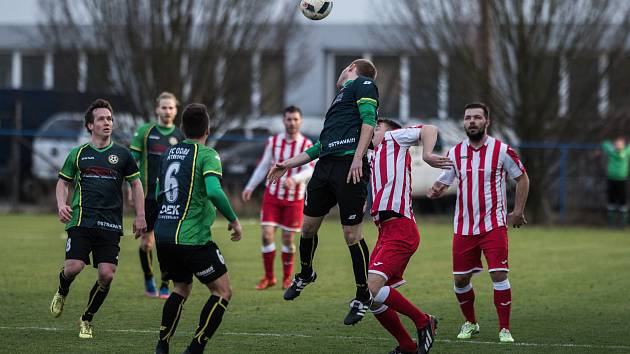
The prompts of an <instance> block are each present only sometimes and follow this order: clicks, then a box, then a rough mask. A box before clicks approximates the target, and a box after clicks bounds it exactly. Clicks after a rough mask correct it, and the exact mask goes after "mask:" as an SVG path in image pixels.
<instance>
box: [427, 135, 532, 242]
mask: <svg viewBox="0 0 630 354" xmlns="http://www.w3.org/2000/svg"><path fill="white" fill-rule="evenodd" d="M448 157H450V158H451V160H452V161H453V164H454V165H455V167H454V168H451V169H450V170H444V171H443V172H442V174H441V175H440V177H438V181H439V182H441V183H444V184H446V185H449V186H450V185H451V184H452V183H453V181H454V179H455V178H457V181H458V187H457V203H456V205H455V218H454V219H455V220H454V229H455V234H458V235H479V234H482V233H485V232H488V231H490V230H492V229H495V228H498V227H501V226H506V225H507V220H506V219H507V206H506V198H505V174H506V172H507V175H508V176H509V177H510V178H517V177H519V176H520V175H522V174H523V173H525V167H524V166H523V164H522V163H521V160H520V159H519V158H518V155H517V154H516V152H515V151H514V150H513V149H512V148H511V147H510V146H509V145H507V144H505V143H502V142H501V141H499V140H497V139H495V138H493V137H490V136H488V138H487V140H486V143H485V144H484V145H483V146H482V147H480V148H479V149H474V148H473V147H472V146H470V145H469V140H468V139H466V140H464V141H462V142H461V143H459V144H457V145H455V146H454V147H453V148H451V149H450V150H449V152H448Z"/></svg>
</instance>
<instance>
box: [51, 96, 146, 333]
mask: <svg viewBox="0 0 630 354" xmlns="http://www.w3.org/2000/svg"><path fill="white" fill-rule="evenodd" d="M113 125H114V117H113V109H112V106H111V105H110V103H109V102H107V101H105V100H102V99H98V100H96V101H94V102H92V104H91V105H90V107H89V108H88V109H87V112H86V113H85V127H86V129H87V130H88V132H90V134H91V138H90V142H89V143H86V144H83V145H80V146H78V147H76V148H74V149H72V151H70V154H69V155H68V157H67V158H66V162H65V163H64V165H63V168H62V169H61V171H60V172H59V181H58V182H57V191H56V195H57V208H58V211H59V220H61V222H62V223H64V224H66V231H67V233H68V240H67V242H66V261H65V263H64V266H63V269H62V270H61V272H60V273H59V289H58V290H57V293H56V294H55V296H54V297H53V300H52V303H51V304H50V312H51V313H52V314H53V315H54V316H55V317H59V316H60V315H61V312H62V311H63V305H64V303H65V300H66V297H67V296H68V292H69V291H70V284H71V283H72V281H73V280H74V279H75V277H76V276H77V274H79V273H80V272H81V270H83V267H85V265H86V264H90V253H92V263H94V267H95V268H97V269H98V280H97V281H96V283H94V286H93V287H92V290H91V291H90V297H89V299H88V305H87V308H86V309H85V311H84V313H83V315H82V316H81V318H80V327H81V329H80V332H79V337H80V338H92V318H93V316H94V314H95V313H96V311H98V309H99V308H100V307H101V305H102V304H103V301H105V297H107V293H108V292H109V286H110V284H111V282H112V280H113V278H114V273H115V272H116V266H117V265H118V253H119V252H120V247H119V246H118V244H119V243H120V237H121V236H122V234H123V227H122V222H123V220H122V219H123V215H122V213H123V195H122V186H123V182H124V181H127V182H129V183H130V184H131V190H132V194H133V199H134V202H135V203H134V205H135V211H136V218H135V220H134V223H133V232H134V233H135V234H136V235H140V234H141V233H142V232H144V230H145V229H146V226H147V225H146V221H145V219H144V205H143V204H142V203H141V201H142V198H143V197H144V192H143V191H142V184H141V183H140V180H139V179H138V177H139V175H140V174H139V172H138V166H137V165H136V162H135V161H134V160H133V157H131V154H130V153H129V150H127V149H126V148H125V147H123V146H121V145H118V144H115V143H114V142H112V140H111V135H112V129H113ZM71 183H74V193H73V195H72V204H71V206H69V205H68V204H67V200H68V187H69V186H70V184H71Z"/></svg>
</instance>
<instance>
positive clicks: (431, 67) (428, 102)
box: [409, 54, 440, 118]
mask: <svg viewBox="0 0 630 354" xmlns="http://www.w3.org/2000/svg"><path fill="white" fill-rule="evenodd" d="M439 74H440V61H439V59H438V58H437V57H436V56H435V55H431V54H422V55H417V56H412V57H409V115H410V116H411V117H413V118H433V117H437V115H438V80H439Z"/></svg>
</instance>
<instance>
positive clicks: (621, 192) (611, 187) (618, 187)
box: [608, 179, 627, 205]
mask: <svg viewBox="0 0 630 354" xmlns="http://www.w3.org/2000/svg"><path fill="white" fill-rule="evenodd" d="M626 183H627V181H617V180H614V179H609V180H608V204H616V205H626Z"/></svg>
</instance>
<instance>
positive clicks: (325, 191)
mask: <svg viewBox="0 0 630 354" xmlns="http://www.w3.org/2000/svg"><path fill="white" fill-rule="evenodd" d="M352 159H353V156H352V155H348V156H326V157H323V158H321V159H319V161H317V164H316V165H315V170H314V171H313V176H312V177H311V180H310V181H309V182H308V186H307V187H306V197H305V198H304V215H306V216H311V217H320V216H324V215H326V214H328V212H329V211H330V208H332V207H334V206H335V204H339V217H340V218H341V225H346V226H350V225H357V224H360V223H361V222H362V221H363V212H364V211H365V207H366V201H367V189H368V183H369V180H370V166H369V164H368V160H367V158H366V157H364V158H363V177H362V178H361V180H360V181H359V183H356V184H354V183H352V182H350V183H346V179H347V178H348V172H349V171H350V165H351V164H352Z"/></svg>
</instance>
